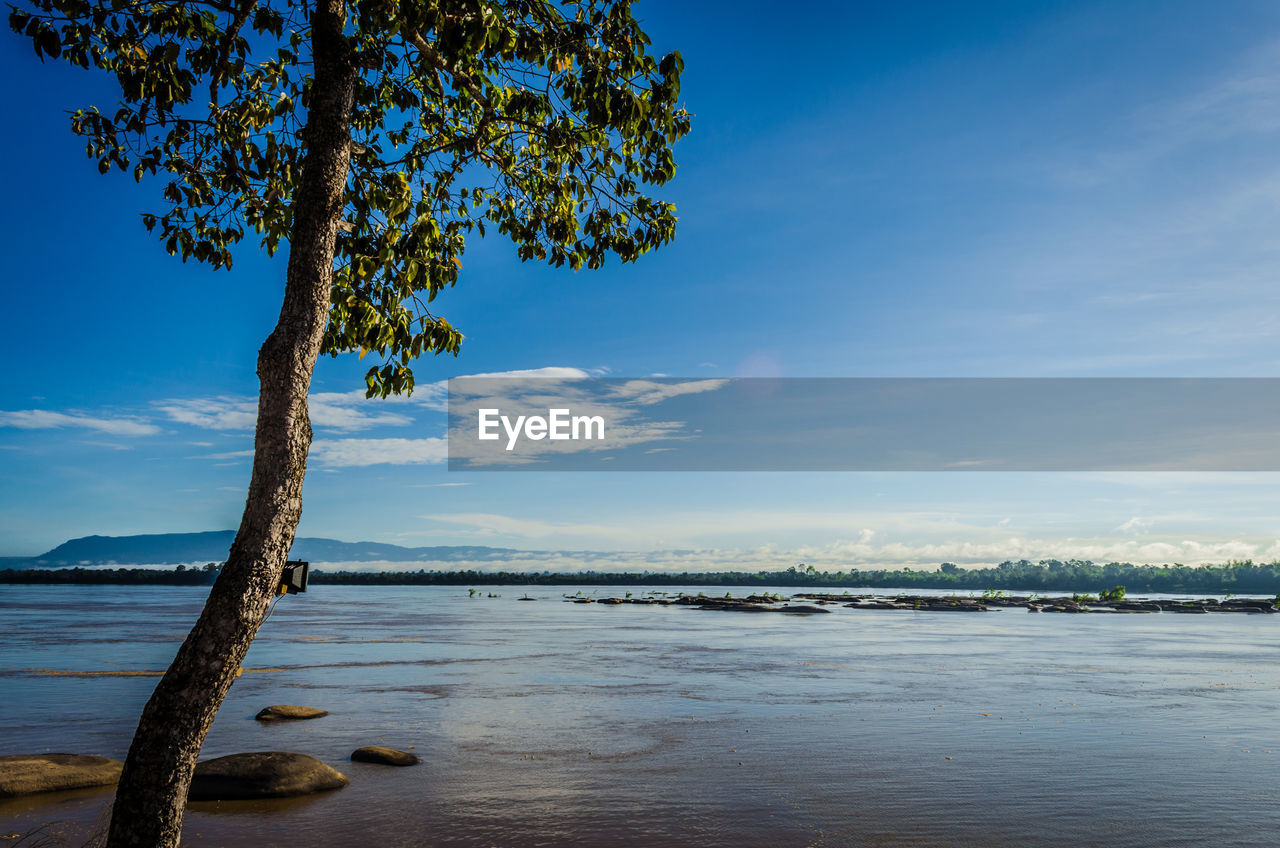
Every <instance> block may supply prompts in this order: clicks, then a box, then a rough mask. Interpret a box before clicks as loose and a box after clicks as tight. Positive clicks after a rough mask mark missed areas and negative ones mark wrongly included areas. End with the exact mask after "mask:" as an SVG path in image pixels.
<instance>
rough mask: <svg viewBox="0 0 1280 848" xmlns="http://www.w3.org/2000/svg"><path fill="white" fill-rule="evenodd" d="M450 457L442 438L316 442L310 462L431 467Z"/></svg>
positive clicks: (349, 465)
mask: <svg viewBox="0 0 1280 848" xmlns="http://www.w3.org/2000/svg"><path fill="white" fill-rule="evenodd" d="M448 456H449V445H448V442H447V441H446V440H445V439H436V438H431V439H317V440H316V441H315V442H312V444H311V459H312V461H314V462H316V463H318V464H320V465H327V466H331V467H338V468H351V467H362V466H368V465H431V464H436V463H442V462H444V461H445V460H446V459H447V458H448Z"/></svg>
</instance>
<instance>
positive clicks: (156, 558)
mask: <svg viewBox="0 0 1280 848" xmlns="http://www.w3.org/2000/svg"><path fill="white" fill-rule="evenodd" d="M235 535H236V534H235V531H234V530H208V531H204V532H199V533H142V534H136V535H132V536H97V535H94V536H80V537H78V538H75V539H68V540H67V541H65V542H63V543H62V544H61V545H58V546H57V547H55V548H53V549H51V550H49V551H46V552H45V553H43V554H40V555H38V556H33V557H0V563H3V565H0V567H7V568H67V567H72V566H85V567H94V566H108V565H109V566H117V565H192V564H201V565H202V564H204V563H206V562H223V561H224V560H225V559H226V556H227V551H228V550H229V549H230V548H231V542H232V540H233V539H234V538H235ZM519 553H525V552H524V551H518V550H516V549H514V548H493V547H488V546H484V545H435V546H427V547H416V548H409V547H404V546H403V545H393V544H390V543H387V542H342V541H339V540H337V539H326V538H322V537H310V536H304V537H299V538H297V539H295V540H294V543H293V549H292V551H291V552H290V554H289V555H290V557H292V558H293V559H304V560H309V561H313V562H383V561H387V562H422V563H431V562H445V563H447V562H455V561H460V560H467V561H476V560H485V559H495V560H496V559H504V560H505V559H506V558H508V557H509V556H510V555H512V554H519Z"/></svg>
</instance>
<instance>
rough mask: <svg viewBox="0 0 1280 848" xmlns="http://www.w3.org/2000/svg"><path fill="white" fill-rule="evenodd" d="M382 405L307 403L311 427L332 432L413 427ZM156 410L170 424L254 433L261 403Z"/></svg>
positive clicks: (197, 401) (214, 402) (347, 395)
mask: <svg viewBox="0 0 1280 848" xmlns="http://www.w3.org/2000/svg"><path fill="white" fill-rule="evenodd" d="M381 402H382V401H378V400H368V399H366V398H365V397H364V392H319V393H316V394H314V395H311V396H310V397H309V398H308V399H307V407H308V410H309V412H310V415H311V423H312V424H313V425H314V426H316V427H324V428H328V429H331V430H346V431H351V430H364V429H368V428H370V427H396V426H404V425H407V424H412V423H413V418H411V417H410V416H407V415H403V414H400V413H397V412H393V411H389V410H387V409H385V408H384V409H379V408H377V405H378V404H379V403H381ZM156 408H157V409H158V410H159V411H160V412H162V413H164V414H165V415H167V416H168V417H169V419H170V420H172V421H175V422H177V423H179V424H187V425H190V426H192V427H199V428H201V429H205V430H252V429H253V428H254V426H255V425H256V423H257V420H258V403H257V401H256V400H255V399H253V398H250V397H228V396H220V397H212V398H185V399H180V400H167V401H160V402H159V403H157V404H156Z"/></svg>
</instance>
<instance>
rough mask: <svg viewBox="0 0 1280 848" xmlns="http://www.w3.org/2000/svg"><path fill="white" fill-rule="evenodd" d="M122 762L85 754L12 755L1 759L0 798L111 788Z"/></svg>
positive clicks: (117, 778)
mask: <svg viewBox="0 0 1280 848" xmlns="http://www.w3.org/2000/svg"><path fill="white" fill-rule="evenodd" d="M123 767H124V763H122V762H120V761H119V760H108V759H107V758H106V757H91V756H88V755H86V754H14V755H12V756H8V757H0V798H8V797H12V796H15V795H32V794H34V793H36V792H56V791H58V790H60V789H84V788H85V787H88V786H112V785H114V784H115V783H116V781H118V780H119V779H120V769H121V768H123Z"/></svg>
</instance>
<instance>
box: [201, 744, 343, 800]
mask: <svg viewBox="0 0 1280 848" xmlns="http://www.w3.org/2000/svg"><path fill="white" fill-rule="evenodd" d="M349 782H350V781H348V780H347V778H346V777H345V776H344V775H342V774H341V773H340V772H338V771H337V770H336V769H333V768H331V767H329V766H327V765H325V764H324V763H322V762H320V761H319V760H317V759H316V758H315V757H309V756H307V755H306V754H294V753H291V752H289V751H257V752H254V753H249V754H231V755H230V756H227V757H218V758H217V759H213V760H205V761H204V762H201V763H197V764H196V771H195V776H194V777H192V779H191V790H190V791H189V793H188V794H187V798H188V800H191V801H238V800H244V799H248V798H291V797H293V796H295V795H309V794H311V793H312V792H324V791H326V790H329V789H341V788H342V787H344V786H346V785H347V784H348V783H349Z"/></svg>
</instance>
